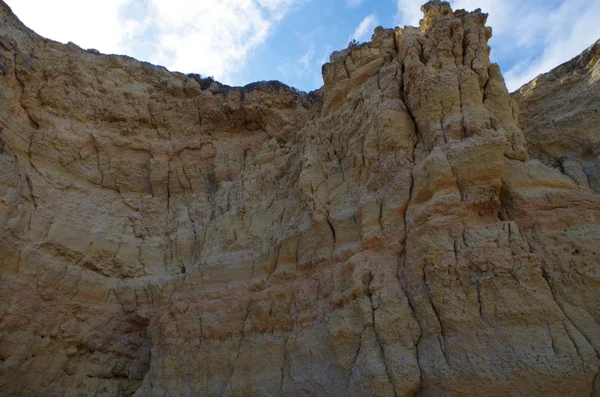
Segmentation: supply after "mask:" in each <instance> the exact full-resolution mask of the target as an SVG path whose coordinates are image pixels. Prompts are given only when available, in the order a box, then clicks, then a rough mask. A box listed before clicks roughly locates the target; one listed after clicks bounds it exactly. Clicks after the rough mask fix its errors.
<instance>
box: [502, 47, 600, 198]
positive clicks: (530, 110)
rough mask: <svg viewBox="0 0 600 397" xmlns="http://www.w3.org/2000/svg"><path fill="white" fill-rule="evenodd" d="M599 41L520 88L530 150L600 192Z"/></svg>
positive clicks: (518, 94)
mask: <svg viewBox="0 0 600 397" xmlns="http://www.w3.org/2000/svg"><path fill="white" fill-rule="evenodd" d="M598 92H600V40H599V41H597V42H596V43H595V44H594V45H592V46H591V47H590V48H588V49H587V50H585V51H584V52H583V53H582V54H581V55H579V56H578V57H576V58H574V59H572V60H571V61H569V62H567V63H565V64H563V65H560V66H559V67H557V68H556V69H554V70H552V71H550V72H548V73H546V74H543V75H541V76H538V77H537V78H535V79H534V80H533V81H531V82H530V83H528V84H526V85H524V86H523V87H521V89H519V90H518V91H517V92H515V94H514V97H515V99H516V100H517V101H518V103H519V107H520V114H521V117H520V125H521V128H522V129H523V132H524V133H525V135H526V136H527V141H528V145H527V149H528V151H529V153H530V154H531V155H532V156H533V157H535V158H538V159H539V160H540V161H542V162H544V163H545V164H547V165H549V166H551V167H556V168H558V169H559V170H561V172H563V173H564V174H566V175H568V176H569V177H571V178H572V179H573V180H574V181H575V182H576V183H577V185H578V186H579V187H580V188H582V189H586V190H589V189H592V190H593V191H595V192H596V193H599V194H600V100H599V99H598V97H599V94H598Z"/></svg>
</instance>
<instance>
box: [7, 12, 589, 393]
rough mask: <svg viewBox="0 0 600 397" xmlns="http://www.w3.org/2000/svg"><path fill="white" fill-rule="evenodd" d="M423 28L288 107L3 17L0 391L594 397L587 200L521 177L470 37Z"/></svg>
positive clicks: (479, 36)
mask: <svg viewBox="0 0 600 397" xmlns="http://www.w3.org/2000/svg"><path fill="white" fill-rule="evenodd" d="M423 11H424V14H425V17H424V19H423V20H422V22H421V26H420V28H411V27H406V28H404V29H396V30H385V29H381V28H378V29H377V30H376V31H375V34H374V36H373V39H372V41H371V42H370V43H366V44H363V45H360V46H356V47H352V48H349V49H347V50H345V51H342V52H339V53H334V54H333V55H332V57H331V61H330V63H328V64H326V65H325V66H324V67H323V75H324V81H325V85H324V87H323V88H322V89H321V90H319V91H317V92H314V93H311V94H303V93H297V92H295V91H294V90H292V89H289V88H287V87H286V86H283V85H281V84H277V83H260V84H254V85H251V86H247V87H245V88H231V87H224V86H222V85H219V84H218V83H210V84H204V82H203V81H197V79H195V78H194V76H190V77H188V76H184V75H181V74H178V73H170V72H168V71H166V70H165V69H163V68H159V67H156V66H152V65H149V64H146V63H140V62H137V61H135V60H133V59H131V58H127V57H122V56H105V55H98V54H96V53H94V52H86V51H83V50H81V49H79V48H77V47H76V46H74V45H66V46H65V45H61V44H58V43H54V42H51V41H48V40H45V39H43V38H41V37H39V36H37V35H36V34H35V33H33V32H32V31H30V30H28V29H27V28H26V27H24V26H23V25H22V24H21V23H20V22H19V21H18V20H17V19H16V17H15V16H14V15H13V14H12V13H11V11H10V9H9V8H8V7H7V6H6V5H5V4H3V3H2V5H1V7H0V18H2V24H1V25H0V26H1V27H0V66H1V68H0V70H1V74H0V101H1V102H0V103H1V104H2V106H0V125H1V126H2V132H1V135H0V138H1V139H2V141H1V143H0V167H1V170H2V173H1V174H0V178H2V180H1V182H2V183H1V184H0V198H1V201H0V202H1V203H2V205H0V233H1V234H0V252H2V255H1V256H0V269H1V274H0V276H1V278H0V290H1V291H2V296H3V297H4V299H2V300H1V301H0V368H1V372H0V389H1V390H2V394H6V395H44V396H52V395H56V396H59V395H60V396H63V395H71V396H76V395H81V396H84V395H85V396H87V395H118V396H129V395H135V396H181V395H205V396H213V395H228V396H259V395H264V396H271V395H286V396H296V395H310V396H313V395H314V396H317V395H318V396H340V395H349V396H365V395H378V396H394V395H395V396H411V395H420V396H439V395H448V396H463V395H474V394H477V395H498V396H501V395H502V396H504V395H536V396H565V395H569V396H583V395H586V396H588V395H590V394H593V393H596V395H597V393H598V390H599V387H598V385H596V388H594V380H595V378H597V374H598V367H599V362H600V361H599V359H598V352H599V351H600V327H599V325H598V324H599V322H600V292H599V291H600V272H599V268H600V266H599V260H600V196H599V195H598V194H595V193H594V192H593V190H592V189H588V188H585V187H582V186H581V184H579V185H578V182H577V181H575V180H573V179H572V178H570V177H569V176H565V175H563V174H562V173H561V172H559V171H558V170H557V169H555V168H552V167H550V166H548V165H545V164H543V163H542V162H539V161H535V160H531V161H530V160H528V151H527V149H526V146H527V145H526V142H525V137H524V135H523V132H522V130H521V128H520V127H519V120H518V119H517V115H518V111H517V108H516V104H515V102H514V101H513V99H511V97H510V96H509V94H508V92H507V91H506V88H505V85H504V81H503V78H502V75H501V74H500V71H499V68H498V66H497V65H494V64H490V62H489V56H488V55H489V47H488V45H487V41H488V39H489V38H490V36H491V30H490V29H489V28H486V27H485V21H486V15H485V14H482V13H481V12H480V11H475V12H472V13H468V12H465V11H456V12H453V11H452V10H451V8H450V6H449V5H448V4H447V3H445V2H439V1H433V2H430V3H427V4H426V5H425V6H424V7H423ZM590 93H591V94H593V91H590ZM534 102H535V101H534ZM592 103H594V104H597V103H598V99H597V97H596V99H593V100H592ZM522 108H523V106H522ZM526 131H528V129H527V128H526ZM565 133H566V134H568V133H570V132H569V131H567V132H565ZM531 145H532V143H531V140H530V142H529V147H531ZM537 153H538V152H535V153H534V154H535V155H536V157H537ZM596 383H598V381H597V380H596Z"/></svg>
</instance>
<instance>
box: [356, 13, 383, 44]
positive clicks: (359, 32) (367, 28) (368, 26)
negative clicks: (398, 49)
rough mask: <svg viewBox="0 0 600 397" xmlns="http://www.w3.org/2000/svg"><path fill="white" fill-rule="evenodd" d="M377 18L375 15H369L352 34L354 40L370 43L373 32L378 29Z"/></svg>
mask: <svg viewBox="0 0 600 397" xmlns="http://www.w3.org/2000/svg"><path fill="white" fill-rule="evenodd" d="M377 24H378V22H377V17H376V16H375V15H374V14H371V15H367V16H366V17H365V19H363V20H362V21H361V23H360V24H359V25H358V26H357V27H356V30H355V31H354V33H353V34H352V39H354V40H357V41H368V40H370V39H371V35H372V34H373V30H375V28H376V27H377Z"/></svg>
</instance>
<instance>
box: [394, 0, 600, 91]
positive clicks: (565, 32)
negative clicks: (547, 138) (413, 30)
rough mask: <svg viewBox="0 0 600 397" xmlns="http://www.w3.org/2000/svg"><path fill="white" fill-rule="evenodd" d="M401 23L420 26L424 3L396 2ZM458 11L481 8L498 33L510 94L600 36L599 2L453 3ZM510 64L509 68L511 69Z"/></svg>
mask: <svg viewBox="0 0 600 397" xmlns="http://www.w3.org/2000/svg"><path fill="white" fill-rule="evenodd" d="M396 2H397V3H396V4H397V10H398V15H397V17H396V21H397V23H398V25H400V26H403V25H406V24H409V25H415V26H418V23H419V20H420V19H421V18H422V15H423V14H422V13H421V11H420V6H421V4H422V3H423V1H421V0H396ZM450 3H451V4H452V6H453V8H454V9H461V8H464V9H466V10H474V9H476V8H481V9H482V11H483V12H487V13H488V14H489V18H488V25H489V26H491V27H492V29H493V37H492V40H491V41H490V45H491V46H492V60H493V61H495V62H499V63H500V64H501V65H503V66H505V67H504V68H503V69H505V70H504V75H505V79H506V84H507V87H508V89H509V91H512V90H515V89H517V88H519V87H520V86H521V85H522V84H525V83H527V82H528V81H530V80H531V79H533V78H534V77H536V76H537V75H539V74H541V73H544V72H548V71H550V70H551V69H552V68H554V67H556V66H558V65H560V64H561V63H563V62H566V61H568V60H569V59H571V58H572V57H574V56H576V55H577V54H579V53H580V52H581V51H583V50H584V49H585V48H586V47H588V46H590V45H591V44H593V43H594V42H595V41H596V40H597V39H598V38H599V37H600V24H599V23H598V22H597V21H598V20H600V1H598V0H561V1H560V2H559V3H558V4H557V3H556V2H548V1H544V0H529V1H521V0H451V1H450ZM507 65H508V67H506V66H507Z"/></svg>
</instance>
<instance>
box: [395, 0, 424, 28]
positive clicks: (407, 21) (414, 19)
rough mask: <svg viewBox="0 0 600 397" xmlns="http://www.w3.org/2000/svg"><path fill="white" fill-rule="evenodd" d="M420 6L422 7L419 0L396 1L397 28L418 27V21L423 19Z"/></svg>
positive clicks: (421, 2)
mask: <svg viewBox="0 0 600 397" xmlns="http://www.w3.org/2000/svg"><path fill="white" fill-rule="evenodd" d="M421 5H423V1H421V0H396V7H397V9H398V14H397V15H396V20H397V21H398V22H397V23H398V26H405V25H411V26H419V21H420V20H421V18H422V17H423V13H422V12H421Z"/></svg>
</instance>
